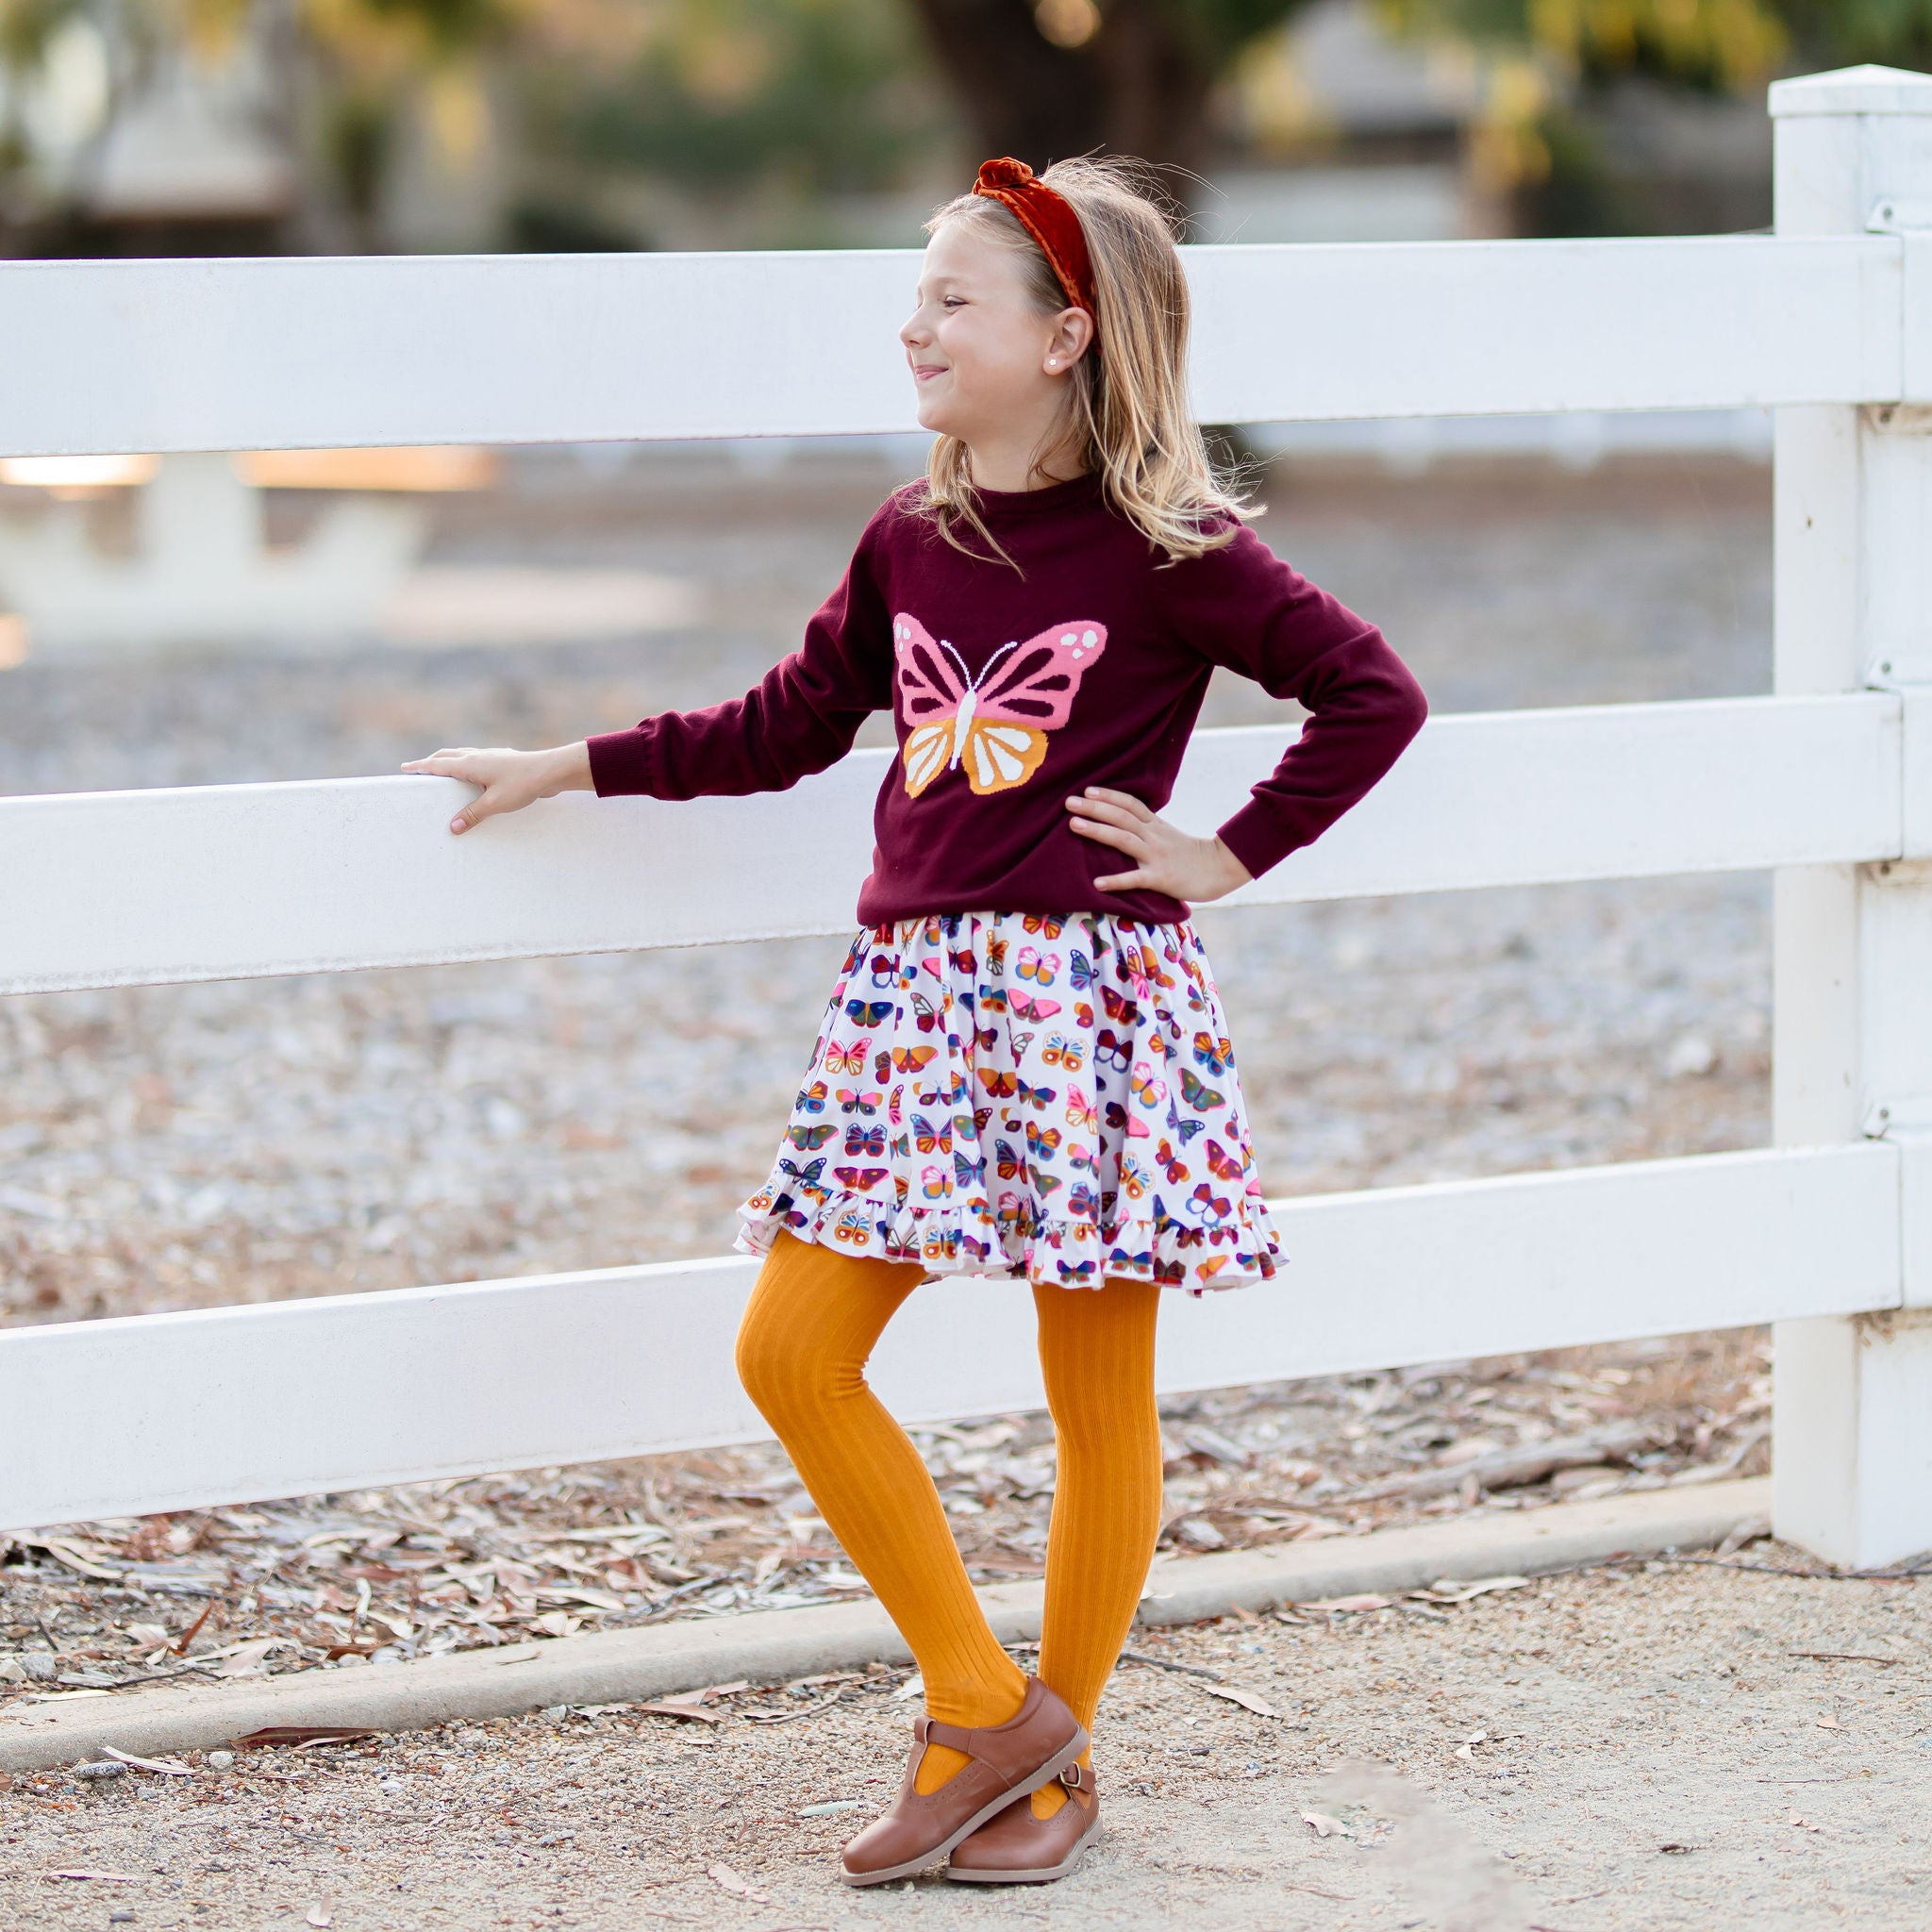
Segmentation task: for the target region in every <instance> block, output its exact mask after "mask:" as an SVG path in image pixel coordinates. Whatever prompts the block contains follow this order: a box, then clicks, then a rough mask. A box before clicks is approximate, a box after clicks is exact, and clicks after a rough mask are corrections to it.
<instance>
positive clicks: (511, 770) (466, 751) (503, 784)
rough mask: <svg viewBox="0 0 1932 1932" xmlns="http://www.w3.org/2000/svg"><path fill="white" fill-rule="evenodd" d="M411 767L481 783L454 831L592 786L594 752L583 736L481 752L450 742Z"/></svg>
mask: <svg viewBox="0 0 1932 1932" xmlns="http://www.w3.org/2000/svg"><path fill="white" fill-rule="evenodd" d="M403 770H404V771H406V772H426V773H427V774H429V775H430V776H431V777H432V778H460V779H461V780H462V781H463V783H464V784H465V785H479V786H481V787H482V791H481V794H480V795H479V796H478V797H475V798H473V799H472V800H471V801H470V802H469V804H468V805H466V806H464V808H462V810H461V811H459V812H458V814H457V815H456V817H455V818H453V819H452V820H451V821H450V822H449V828H450V830H451V831H452V832H467V831H469V830H470V828H471V827H472V826H473V825H479V824H482V823H483V821H484V820H485V819H488V818H494V817H495V816H496V814H497V813H498V812H505V811H522V810H523V808H525V806H526V805H534V804H535V803H536V802H537V800H538V799H540V798H555V797H556V796H557V794H558V792H559V791H590V790H591V753H590V748H589V747H588V746H587V745H586V744H585V743H584V741H583V740H582V739H578V740H577V741H576V742H575V744H559V745H558V746H556V747H555V748H554V749H552V750H550V751H512V750H511V749H510V748H509V747H508V745H496V746H493V747H492V748H491V749H490V750H488V751H477V750H476V749H475V747H473V746H470V745H462V746H458V748H456V749H455V750H451V749H449V748H448V747H445V748H444V749H443V750H441V751H439V752H433V753H431V754H430V756H429V757H428V758H412V759H410V761H409V762H408V764H406V765H405V766H404V767H403Z"/></svg>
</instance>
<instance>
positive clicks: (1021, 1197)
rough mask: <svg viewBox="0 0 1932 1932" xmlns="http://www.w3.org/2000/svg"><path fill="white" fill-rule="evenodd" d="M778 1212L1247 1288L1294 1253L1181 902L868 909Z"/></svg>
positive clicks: (1051, 1267)
mask: <svg viewBox="0 0 1932 1932" xmlns="http://www.w3.org/2000/svg"><path fill="white" fill-rule="evenodd" d="M738 1213H739V1216H740V1219H741V1223H742V1225H741V1227H740V1228H739V1230H738V1233H737V1237H736V1240H735V1243H734V1245H735V1246H737V1247H738V1248H739V1249H740V1250H741V1252H742V1253H745V1254H761V1253H763V1252H764V1251H765V1250H766V1249H768V1248H770V1246H771V1245H772V1242H773V1240H774V1237H775V1235H776V1232H777V1230H778V1229H779V1228H781V1227H786V1228H790V1229H791V1232H792V1233H793V1234H794V1235H796V1236H797V1237H798V1238H799V1239H800V1240H802V1241H823V1242H826V1243H828V1244H829V1245H831V1246H833V1247H836V1248H842V1249H844V1250H845V1251H846V1252H847V1253H850V1254H854V1255H875V1256H879V1257H884V1258H885V1259H887V1260H891V1261H920V1262H923V1263H924V1266H925V1269H926V1274H927V1276H928V1277H931V1276H935V1275H941V1274H1002V1275H1024V1276H1025V1277H1027V1278H1028V1279H1030V1280H1032V1281H1034V1282H1036V1283H1037V1282H1047V1283H1051V1284H1054V1285H1056V1286H1058V1287H1064V1288H1098V1287H1099V1286H1100V1285H1101V1283H1102V1282H1103V1281H1104V1280H1106V1279H1107V1278H1108V1277H1109V1276H1117V1275H1129V1276H1132V1277H1134V1278H1136V1279H1138V1280H1142V1281H1157V1282H1159V1283H1161V1284H1163V1285H1164V1286H1168V1287H1173V1288H1185V1289H1188V1290H1190V1291H1192V1292H1194V1293H1196V1294H1199V1293H1201V1292H1202V1291H1205V1290H1207V1289H1210V1288H1214V1289H1221V1288H1240V1287H1244V1286H1245V1285H1246V1284H1247V1283H1249V1282H1253V1281H1265V1280H1266V1279H1267V1278H1268V1277H1269V1276H1271V1275H1272V1274H1274V1273H1275V1271H1276V1270H1277V1269H1278V1268H1279V1267H1280V1266H1281V1265H1282V1263H1283V1261H1284V1259H1285V1257H1283V1256H1282V1254H1281V1251H1280V1247H1279V1243H1278V1241H1277V1240H1276V1236H1275V1232H1274V1225H1273V1224H1272V1222H1271V1221H1270V1220H1269V1216H1268V1209H1267V1208H1266V1206H1265V1205H1264V1203H1263V1202H1262V1199H1261V1185H1260V1182H1259V1180H1258V1178H1257V1174H1256V1171H1255V1157H1254V1151H1253V1148H1252V1146H1251V1145H1250V1142H1249V1137H1248V1124H1247V1108H1246V1107H1245V1105H1244V1103H1243V1101H1242V1099H1241V1087H1240V1084H1239V1082H1238V1081H1237V1079H1236V1076H1235V1069H1234V1054H1233V1051H1232V1049H1231V1048H1230V1046H1229V1043H1228V1039H1227V1021H1226V1019H1225V1017H1224V1015H1223V1013H1222V1010H1221V1002H1220V998H1219V996H1218V994H1217V992H1216V991H1215V985H1214V978H1213V975H1212V974H1211V973H1210V972H1209V970H1208V958H1207V955H1206V953H1205V952H1204V950H1203V948H1202V945H1201V941H1200V938H1199V936H1198V934H1196V932H1195V931H1194V928H1193V926H1192V924H1190V923H1189V922H1187V921H1185V920H1183V921H1178V922H1165V923H1156V922H1154V921H1150V920H1136V919H1130V918H1124V917H1120V916H1118V915H1116V914H1113V913H1108V912H1091V911H1090V912H1077V913H1074V914H1071V915H1069V916H1067V917H1064V918H1059V917H1050V916H1047V915H1043V914H1041V913H1035V912H1029V913H1019V912H1001V913H993V912H945V913H930V914H927V915H925V916H924V917H923V918H912V919H904V920H899V921H897V922H893V923H889V924H881V925H873V926H864V927H861V928H860V929H859V932H858V935H857V937H856V938H855V939H854V940H853V941H852V947H851V950H850V952H849V953H848V954H847V955H846V958H845V963H844V966H843V967H842V968H841V971H840V975H839V979H838V983H837V984H836V985H835V986H834V987H833V988H832V997H831V1000H830V1002H829V1004H828V1005H827V1007H826V1009H825V1017H824V1024H822V1025H821V1027H820V1029H819V1037H818V1042H817V1044H816V1045H815V1046H814V1047H813V1048H812V1056H811V1064H810V1065H809V1066H808V1068H807V1069H806V1073H805V1079H804V1082H803V1084H802V1085H801V1086H800V1088H799V1091H798V1097H797V1099H796V1100H795V1101H794V1102H793V1103H792V1108H791V1121H790V1123H789V1124H787V1126H786V1129H785V1135H784V1139H783V1141H781V1143H780V1145H779V1150H778V1158H777V1161H776V1164H775V1165H774V1168H773V1170H772V1174H771V1176H770V1178H769V1179H768V1180H767V1181H766V1182H765V1184H764V1186H763V1187H761V1188H760V1189H759V1190H758V1192H757V1193H755V1194H754V1195H753V1196H752V1197H751V1198H750V1199H749V1200H748V1201H746V1202H744V1203H743V1204H742V1205H741V1207H740V1208H739V1209H738Z"/></svg>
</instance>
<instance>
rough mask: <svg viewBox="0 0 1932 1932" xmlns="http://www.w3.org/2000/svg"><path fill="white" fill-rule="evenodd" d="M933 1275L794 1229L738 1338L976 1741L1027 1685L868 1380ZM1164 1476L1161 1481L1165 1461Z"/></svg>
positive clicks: (777, 1245)
mask: <svg viewBox="0 0 1932 1932" xmlns="http://www.w3.org/2000/svg"><path fill="white" fill-rule="evenodd" d="M923 1273H924V1271H923V1270H922V1269H921V1268H920V1267H919V1266H918V1265H917V1264H915V1263H908V1262H903V1261H886V1260H882V1259H880V1258H879V1257H877V1256H871V1255H845V1254H841V1253H839V1252H838V1251H837V1250H836V1249H832V1248H826V1247H824V1246H821V1245H820V1244H818V1243H817V1242H814V1241H800V1240H799V1239H798V1238H797V1237H796V1236H795V1235H793V1234H791V1233H789V1232H787V1231H785V1230H782V1229H781V1230H780V1231H779V1233H778V1236H777V1238H776V1240H775V1241H774V1243H773V1245H772V1247H771V1250H770V1251H769V1253H768V1254H767V1255H766V1257H765V1260H764V1265H763V1266H762V1267H761V1268H760V1269H759V1271H758V1282H757V1285H756V1286H755V1287H754V1289H753V1290H752V1297H751V1303H750V1306H749V1307H746V1309H745V1311H744V1324H743V1325H742V1327H741V1328H740V1330H739V1333H738V1373H739V1376H740V1378H741V1380H742V1382H743V1383H744V1386H745V1389H746V1391H748V1392H749V1394H750V1396H751V1399H752V1400H753V1401H754V1402H755V1403H757V1404H758V1411H759V1413H760V1414H761V1415H763V1417H764V1418H765V1420H766V1421H767V1422H768V1423H770V1424H771V1425H772V1428H773V1430H774V1433H775V1434H776V1435H777V1438H778V1440H779V1441H781V1442H782V1443H783V1444H784V1445H785V1449H786V1452H787V1453H788V1454H789V1455H790V1456H791V1461H792V1465H793V1467H794V1468H796V1470H797V1471H798V1474H799V1478H800V1480H801V1481H803V1483H804V1484H805V1486H806V1488H807V1489H808V1491H810V1492H811V1498H812V1501H813V1502H814V1503H816V1504H817V1505H818V1508H819V1513H820V1515H822V1516H823V1517H824V1519H825V1522H826V1524H828V1525H829V1527H830V1529H831V1532H832V1534H833V1535H834V1536H835V1537H837V1538H838V1539H839V1541H840V1543H841V1545H842V1546H843V1548H844V1550H845V1553H846V1555H847V1556H849V1557H851V1558H852V1560H853V1562H854V1563H855V1564H856V1565H857V1566H858V1571H859V1574H861V1575H862V1576H863V1577H864V1578H865V1580H866V1581H867V1582H868V1583H869V1584H871V1585H872V1587H873V1590H874V1592H875V1593H876V1594H877V1596H878V1600H879V1602H880V1603H882V1604H883V1605H884V1606H885V1607H886V1613H887V1614H888V1615H889V1616H890V1617H891V1620H892V1622H893V1623H894V1624H897V1625H898V1628H899V1632H900V1634H901V1635H902V1636H903V1637H904V1638H905V1640H906V1641H907V1643H908V1646H909V1647H910V1649H911V1651H912V1655H913V1657H914V1659H915V1660H916V1662H917V1663H918V1665H919V1672H920V1675H921V1676H922V1677H923V1678H924V1681H925V1708H926V1711H927V1712H928V1714H929V1715H931V1716H933V1717H936V1718H938V1719H940V1720H941V1722H942V1723H945V1724H959V1725H962V1726H964V1727H966V1728H968V1729H972V1728H974V1727H975V1726H978V1725H982V1724H1004V1723H1006V1721H1007V1720H1008V1718H1010V1717H1012V1716H1013V1715H1014V1714H1015V1713H1016V1712H1017V1711H1018V1710H1019V1708H1020V1705H1021V1701H1022V1699H1023V1698H1024V1696H1025V1692H1026V1679H1025V1676H1024V1674H1023V1673H1022V1671H1021V1670H1020V1667H1019V1666H1018V1665H1017V1664H1015V1663H1014V1662H1013V1660H1012V1658H1011V1657H1008V1655H1007V1654H1006V1652H1005V1651H1004V1650H1002V1649H1001V1648H1000V1645H999V1640H998V1639H997V1638H996V1637H994V1635H993V1634H992V1630H991V1626H990V1625H989V1624H988V1623H987V1621H986V1614H985V1612H984V1611H983V1610H982V1609H981V1608H980V1607H979V1600H978V1599H977V1598H976V1597H975V1596H974V1593H973V1585H972V1583H971V1581H970V1580H969V1579H968V1577H967V1574H966V1566H965V1565H964V1564H963V1563H962V1562H961V1561H960V1560H959V1551H958V1545H957V1544H956V1543H955V1542H954V1541H953V1533H952V1530H951V1529H950V1528H949V1527H948V1526H947V1524H946V1512H945V1509H944V1507H943V1506H942V1505H941V1502H940V1497H939V1491H937V1490H936V1489H935V1488H934V1487H933V1480H932V1477H931V1476H930V1475H929V1474H927V1473H926V1467H925V1464H924V1461H922V1460H921V1458H920V1455H919V1451H918V1450H917V1449H916V1448H914V1447H913V1445H912V1442H911V1440H910V1439H909V1438H908V1436H907V1434H906V1432H905V1430H904V1429H902V1428H901V1427H900V1426H899V1424H897V1423H896V1422H894V1421H893V1420H892V1418H891V1414H890V1413H889V1412H888V1411H887V1409H886V1407H885V1405H884V1404H883V1403H881V1402H880V1401H879V1399H878V1397H877V1396H876V1395H874V1393H873V1392H872V1390H871V1389H870V1388H869V1387H868V1386H867V1383H866V1379H865V1364H866V1360H867V1357H870V1355H871V1354H872V1351H873V1345H874V1343H875V1342H876V1341H878V1338H879V1336H880V1334H881V1333H882V1332H883V1330H884V1328H885V1325H886V1324H887V1323H888V1322H889V1321H891V1318H892V1315H893V1314H894V1312H895V1311H896V1310H897V1309H898V1307H899V1305H900V1304H901V1303H902V1302H903V1301H905V1299H906V1298H907V1296H908V1295H909V1294H910V1293H911V1292H912V1291H913V1290H914V1289H915V1288H916V1287H918V1285H919V1282H920V1279H921V1276H922V1274H923ZM1155 1469H1156V1477H1157V1481H1158V1472H1159V1463H1158V1452H1157V1460H1156V1464H1155ZM1143 1567H1144V1566H1143ZM1131 1611H1132V1607H1131V1605H1130V1606H1129V1614H1131ZM1123 1628H1124V1626H1123ZM1105 1675H1106V1673H1105V1672H1103V1673H1102V1677H1103V1678H1104V1677H1105ZM968 1762H970V1760H969V1759H968V1758H967V1757H964V1756H963V1755H962V1754H961V1753H959V1752H958V1751H953V1750H950V1749H948V1748H947V1747H946V1746H944V1745H942V1744H928V1745H927V1746H926V1749H925V1755H924V1757H923V1758H922V1759H921V1760H920V1766H919V1773H918V1779H917V1783H918V1789H919V1790H921V1791H933V1790H938V1789H939V1788H940V1786H941V1785H942V1784H943V1783H945V1781H946V1780H947V1779H948V1778H949V1777H951V1776H952V1775H953V1774H954V1773H955V1772H957V1771H958V1770H959V1769H961V1768H962V1767H963V1766H964V1765H965V1764H967V1763H968Z"/></svg>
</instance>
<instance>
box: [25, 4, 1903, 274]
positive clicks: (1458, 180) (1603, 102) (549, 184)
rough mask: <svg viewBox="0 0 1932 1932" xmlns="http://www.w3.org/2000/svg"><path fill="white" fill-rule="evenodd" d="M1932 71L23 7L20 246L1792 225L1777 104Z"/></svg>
mask: <svg viewBox="0 0 1932 1932" xmlns="http://www.w3.org/2000/svg"><path fill="white" fill-rule="evenodd" d="M1862 58H1882V59H1886V60H1890V61H1893V62H1895V63H1901V64H1906V65H1912V64H1928V63H1932V8H1928V7H1925V6H1921V5H1917V4H1912V5H1892V4H1881V0H1846V4H1844V5H1842V6H1833V7H1824V6H1821V5H1818V4H1816V0H1570V4H1567V5H1565V6H1564V7H1560V8H1552V7H1549V6H1546V5H1538V4H1535V0H1240V4H1236V0H0V253H6V254H12V255H16V256H21V255H37V254H39V255H49V254H52V255H59V254H67V255H73V254H142V253H248V252H268V251H279V250H292V251H299V252H319V251H329V252H334V251H363V250H388V249H407V250H427V251H434V250H447V249H485V250H491V249H532V248H534V249H546V250H577V249H596V248H667V247H669V248H690V247H743V246H775V245H791V246H812V245H829V246H838V245H852V244H873V243H878V242H911V241H914V240H916V239H917V235H918V228H919V222H920V220H921V219H923V217H924V214H925V213H926V212H927V211H928V210H929V209H930V208H931V206H932V205H933V203H934V202H935V201H936V200H937V199H939V198H941V196H942V195H943V194H944V193H946V192H950V191H952V190H953V189H954V188H956V187H957V185H958V182H959V181H960V179H961V178H962V177H963V175H965V173H966V171H967V170H968V169H969V168H970V167H971V165H972V164H973V162H974V161H975V160H976V159H977V158H979V157H980V156H982V155H984V154H987V153H1014V154H1020V155H1023V156H1024V158H1028V159H1030V160H1032V161H1034V162H1035V163H1036V164H1040V163H1043V162H1044V161H1045V160H1047V159H1049V158H1052V157H1053V156H1054V155H1056V154H1066V153H1080V152H1088V151H1091V150H1095V149H1111V150H1114V151H1119V152H1125V153H1133V154H1138V155H1141V156H1142V157H1144V158H1147V159H1149V160H1151V161H1153V162H1154V163H1156V164H1157V165H1158V166H1159V167H1161V168H1162V169H1164V170H1165V171H1166V172H1167V178H1168V179H1169V181H1170V183H1171V185H1172V186H1173V187H1174V190H1175V192H1176V194H1177V195H1178V197H1179V198H1180V199H1182V200H1183V201H1184V202H1186V203H1187V204H1189V205H1190V206H1191V209H1192V212H1193V214H1194V218H1195V232H1196V233H1197V235H1198V236H1199V237H1201V238H1202V239H1216V240H1240V241H1250V242H1263V241H1314V240H1322V241H1338V240H1395V239H1407V238H1427V237H1443V236H1458V235H1490V234H1525V233H1528V234H1536V233H1643V232H1671V231H1680V232H1682V231H1691V232H1708V231H1712V230H1722V229H1730V228H1740V227H1754V226H1758V225H1762V224H1763V223H1764V222H1765V221H1767V220H1768V218H1769V206H1770V203H1769V194H1770V185H1769V184H1770V130H1769V125H1768V123H1767V120H1766V117H1765V114H1764V111H1763V87H1764V83H1765V82H1766V81H1767V80H1768V79H1769V78H1771V77H1772V76H1773V75H1775V74H1776V73H1779V72H1786V71H1796V70H1798V69H1800V68H1804V67H1807V66H1822V65H1830V64H1834V63H1835V62H1837V61H1839V60H1842V59H1862Z"/></svg>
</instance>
